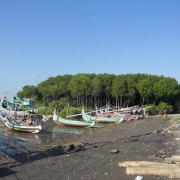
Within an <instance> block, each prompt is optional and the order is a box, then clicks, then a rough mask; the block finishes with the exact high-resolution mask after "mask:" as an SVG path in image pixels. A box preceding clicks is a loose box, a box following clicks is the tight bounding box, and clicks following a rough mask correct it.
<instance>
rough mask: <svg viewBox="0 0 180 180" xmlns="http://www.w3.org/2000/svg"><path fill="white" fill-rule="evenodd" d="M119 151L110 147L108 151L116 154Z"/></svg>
mask: <svg viewBox="0 0 180 180" xmlns="http://www.w3.org/2000/svg"><path fill="white" fill-rule="evenodd" d="M119 152H120V151H119V150H117V149H112V150H111V151H110V153H112V154H117V153H119Z"/></svg>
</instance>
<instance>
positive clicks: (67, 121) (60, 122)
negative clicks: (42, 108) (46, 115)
mask: <svg viewBox="0 0 180 180" xmlns="http://www.w3.org/2000/svg"><path fill="white" fill-rule="evenodd" d="M53 121H54V122H55V123H56V124H58V125H61V126H78V127H85V128H90V127H93V126H94V124H95V121H88V122H86V121H78V120H70V119H64V118H62V117H61V116H58V115H56V112H55V111H54V114H53Z"/></svg>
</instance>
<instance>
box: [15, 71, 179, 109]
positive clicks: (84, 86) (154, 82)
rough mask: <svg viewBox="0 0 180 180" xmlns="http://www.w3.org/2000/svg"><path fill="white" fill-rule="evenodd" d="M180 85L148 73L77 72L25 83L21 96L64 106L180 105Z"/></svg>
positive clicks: (43, 102) (19, 93) (49, 105)
mask: <svg viewBox="0 0 180 180" xmlns="http://www.w3.org/2000/svg"><path fill="white" fill-rule="evenodd" d="M179 92H180V86H179V84H178V82H177V80H176V79H174V78H170V77H164V76H156V75H149V74H125V75H124V74H121V75H114V74H97V75H96V74H76V75H68V74H66V75H59V76H56V77H50V78H48V79H47V80H46V81H43V82H41V83H39V84H38V85H37V87H35V86H33V85H26V86H24V87H23V88H22V91H19V92H18V93H17V96H18V97H19V98H23V97H27V98H34V100H35V102H36V104H38V105H43V106H48V107H52V106H54V107H55V106H56V107H58V108H59V109H63V108H64V106H65V104H66V105H67V103H68V102H70V105H71V106H73V107H82V106H85V107H87V108H91V109H92V108H95V106H97V107H102V106H105V105H107V104H109V105H113V106H116V107H117V106H118V107H124V106H132V105H140V106H142V105H145V104H154V105H157V104H159V103H160V102H165V103H168V104H170V105H172V106H173V109H176V110H178V108H179V99H180V97H179Z"/></svg>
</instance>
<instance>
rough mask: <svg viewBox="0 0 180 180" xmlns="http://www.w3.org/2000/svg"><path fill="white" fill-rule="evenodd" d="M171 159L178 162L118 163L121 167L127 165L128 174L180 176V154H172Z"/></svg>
mask: <svg viewBox="0 0 180 180" xmlns="http://www.w3.org/2000/svg"><path fill="white" fill-rule="evenodd" d="M167 159H169V160H170V159H171V160H173V161H174V162H177V164H166V163H161V162H149V161H124V162H120V163H118V165H119V166H120V167H126V174H127V175H135V174H136V175H138V174H141V175H159V176H166V177H169V178H175V179H177V178H180V164H179V163H180V156H172V157H171V158H167Z"/></svg>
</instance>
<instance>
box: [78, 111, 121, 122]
mask: <svg viewBox="0 0 180 180" xmlns="http://www.w3.org/2000/svg"><path fill="white" fill-rule="evenodd" d="M81 114H82V118H83V119H84V120H85V121H96V122H102V123H120V122H122V121H123V118H122V117H120V116H117V117H111V116H108V115H107V116H103V117H102V116H100V117H97V116H90V115H87V114H86V113H85V112H84V108H83V109H82V111H81Z"/></svg>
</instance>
